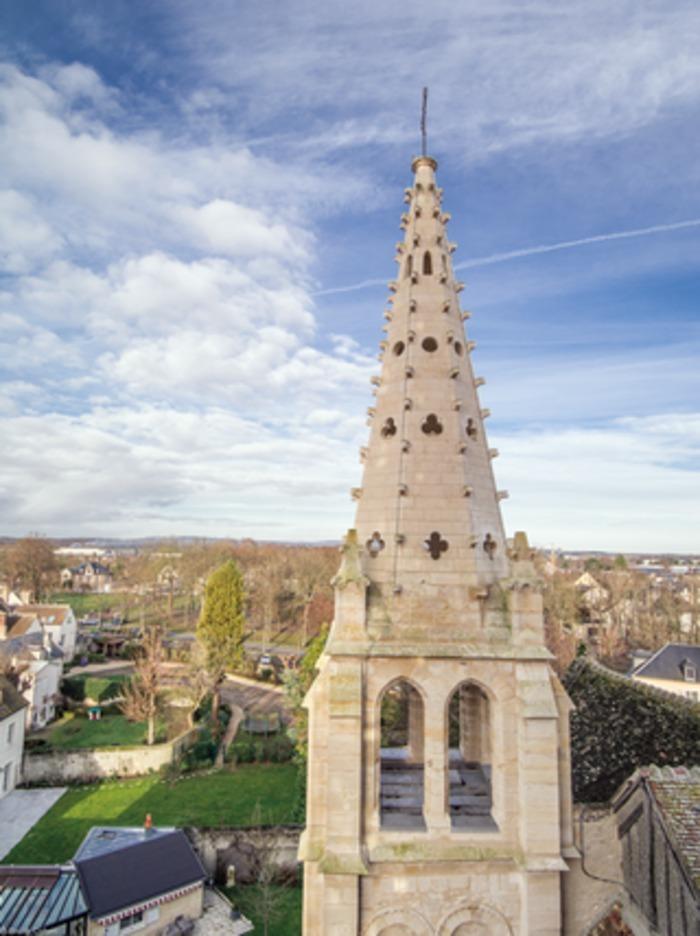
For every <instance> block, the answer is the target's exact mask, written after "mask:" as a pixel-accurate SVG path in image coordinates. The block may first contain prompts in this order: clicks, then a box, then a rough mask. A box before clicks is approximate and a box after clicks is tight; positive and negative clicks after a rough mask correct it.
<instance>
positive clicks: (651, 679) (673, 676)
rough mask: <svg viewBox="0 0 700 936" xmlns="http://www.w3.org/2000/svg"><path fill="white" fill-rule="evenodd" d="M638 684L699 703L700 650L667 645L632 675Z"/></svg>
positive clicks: (683, 645) (691, 646)
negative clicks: (644, 684) (653, 687)
mask: <svg viewBox="0 0 700 936" xmlns="http://www.w3.org/2000/svg"><path fill="white" fill-rule="evenodd" d="M631 677H632V679H634V680H636V681H637V682H642V683H646V684H647V685H649V686H655V687H656V688H657V689H664V690H665V691H666V692H674V693H675V694H676V695H682V696H685V697H686V698H687V699H693V700H696V701H700V646H698V645H697V644H681V643H667V644H666V645H665V646H664V647H662V648H661V649H660V650H657V651H656V653H654V654H652V655H651V656H650V657H649V658H648V659H647V660H646V661H644V662H643V663H642V664H641V665H639V666H638V667H637V668H636V669H635V670H633V671H632V673H631Z"/></svg>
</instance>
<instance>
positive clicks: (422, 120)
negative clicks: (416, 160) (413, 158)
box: [420, 88, 428, 156]
mask: <svg viewBox="0 0 700 936" xmlns="http://www.w3.org/2000/svg"><path fill="white" fill-rule="evenodd" d="M427 118H428V89H427V88H423V107H422V109H421V116H420V133H421V138H422V141H423V156H427V155H428V130H427V127H426V122H427Z"/></svg>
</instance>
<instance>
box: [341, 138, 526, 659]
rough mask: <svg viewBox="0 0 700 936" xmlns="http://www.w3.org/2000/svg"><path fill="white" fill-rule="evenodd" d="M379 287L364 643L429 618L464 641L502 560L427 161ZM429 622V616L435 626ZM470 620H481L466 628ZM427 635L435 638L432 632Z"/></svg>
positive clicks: (495, 505) (438, 199)
mask: <svg viewBox="0 0 700 936" xmlns="http://www.w3.org/2000/svg"><path fill="white" fill-rule="evenodd" d="M412 170H413V173H414V182H413V185H412V187H411V188H408V189H406V195H405V200H406V202H407V204H408V208H407V210H406V212H405V213H404V214H403V215H402V217H401V227H402V229H403V230H404V238H403V240H402V241H400V242H399V243H398V244H397V256H396V260H397V262H398V265H399V271H398V276H397V279H396V280H395V281H393V282H391V283H389V288H390V290H391V296H390V298H389V308H388V309H387V311H386V312H385V318H386V319H387V324H386V325H385V326H384V330H385V331H386V339H385V340H384V341H382V342H381V354H380V359H381V360H382V368H381V374H380V375H378V376H376V377H374V378H373V383H374V384H375V390H374V392H375V394H376V398H377V399H376V405H375V406H373V407H371V408H370V410H369V415H370V425H371V433H370V441H369V445H368V446H367V448H366V449H363V459H364V462H365V468H364V477H363V482H362V487H361V488H360V489H359V490H357V491H356V492H355V495H356V496H357V497H359V503H358V508H357V519H356V527H357V530H358V534H359V537H360V542H361V543H362V544H364V550H365V555H364V560H365V561H364V564H363V565H364V570H365V573H366V575H367V576H368V578H369V579H370V583H371V587H370V590H369V606H368V625H369V627H370V630H372V625H374V628H375V633H374V636H375V637H378V636H380V635H381V636H384V637H386V638H387V639H391V638H392V637H399V636H405V632H406V629H410V630H411V631H414V630H415V628H416V626H417V625H418V623H419V621H420V620H421V619H422V620H426V617H425V615H426V612H428V611H429V612H430V618H431V619H432V621H433V633H432V634H431V639H433V640H434V639H436V638H438V639H439V638H440V636H441V637H443V638H446V639H450V637H452V638H454V637H456V636H457V632H460V633H461V635H462V638H463V637H464V628H465V625H466V624H467V621H466V619H465V615H467V616H471V617H472V618H473V619H474V620H473V624H474V626H482V625H483V621H482V620H481V618H480V613H481V612H480V606H479V602H478V600H477V599H476V598H475V596H476V595H478V594H480V593H483V592H484V588H485V587H487V586H488V585H489V584H491V583H495V582H496V581H497V580H499V579H502V578H503V577H504V576H507V575H508V572H509V563H508V557H507V553H506V541H505V536H504V531H503V523H502V520H501V513H500V507H499V500H500V499H501V498H502V497H503V496H505V495H504V493H503V492H500V493H499V492H498V491H497V490H496V487H495V482H494V476H493V471H492V464H491V463H492V459H493V458H494V456H495V455H496V454H497V452H496V451H495V449H492V448H489V445H488V442H487V439H486V432H485V429H484V419H485V418H486V416H488V411H487V410H485V409H482V408H481V406H480V403H479V398H478V388H479V386H480V385H481V384H482V383H483V382H484V381H483V378H481V377H477V376H475V374H474V371H473V369H472V363H471V352H472V350H473V348H474V347H475V342H473V341H470V340H469V339H468V337H467V335H466V333H465V327H464V322H465V321H466V319H468V317H469V313H467V312H462V311H461V308H460V302H459V295H460V293H461V291H462V289H463V287H464V284H463V283H460V282H458V281H457V280H456V279H455V275H454V270H453V266H452V259H451V257H452V253H453V252H454V250H455V248H456V245H455V244H453V243H451V242H450V241H449V238H448V233H447V227H448V222H449V220H450V216H449V214H447V213H445V212H444V211H443V208H442V191H441V190H440V189H439V188H438V186H437V184H436V179H435V173H436V170H437V162H436V160H435V159H433V157H432V156H428V155H421V156H418V157H416V158H415V159H414V160H413V163H412ZM436 615H437V619H438V620H439V623H438V620H436ZM477 618H479V621H480V623H477ZM436 630H437V633H436Z"/></svg>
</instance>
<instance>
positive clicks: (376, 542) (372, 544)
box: [366, 530, 386, 559]
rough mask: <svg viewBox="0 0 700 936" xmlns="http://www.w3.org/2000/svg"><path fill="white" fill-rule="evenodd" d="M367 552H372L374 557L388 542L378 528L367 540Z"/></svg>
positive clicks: (371, 554) (371, 555)
mask: <svg viewBox="0 0 700 936" xmlns="http://www.w3.org/2000/svg"><path fill="white" fill-rule="evenodd" d="M366 545H367V552H368V553H369V554H370V557H371V558H372V559H374V558H375V557H376V556H378V555H379V553H380V552H381V551H382V549H384V547H385V546H386V543H385V542H384V540H383V539H382V537H381V535H380V533H379V531H378V530H375V531H374V533H373V534H372V536H371V537H370V538H369V539H368V540H367V543H366Z"/></svg>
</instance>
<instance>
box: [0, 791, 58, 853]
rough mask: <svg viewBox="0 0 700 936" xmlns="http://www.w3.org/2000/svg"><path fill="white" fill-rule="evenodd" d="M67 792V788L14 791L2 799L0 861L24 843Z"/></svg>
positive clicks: (0, 801)
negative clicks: (34, 826)
mask: <svg viewBox="0 0 700 936" xmlns="http://www.w3.org/2000/svg"><path fill="white" fill-rule="evenodd" d="M65 792H66V787H42V788H41V789H36V790H13V791H12V792H11V793H8V794H7V796H3V798H2V799H0V859H2V858H4V857H5V855H6V854H7V853H8V852H9V851H11V850H12V849H13V848H14V847H15V845H16V844H17V842H21V841H22V839H23V838H24V836H25V835H26V834H27V832H29V830H30V829H31V828H32V826H33V825H35V824H36V823H37V822H38V821H39V820H40V819H41V817H42V816H43V815H44V813H45V812H48V811H49V809H51V807H52V806H53V804H54V803H55V802H56V801H57V800H59V799H60V798H61V797H62V796H63V794H64V793H65Z"/></svg>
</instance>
